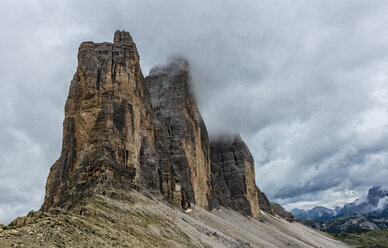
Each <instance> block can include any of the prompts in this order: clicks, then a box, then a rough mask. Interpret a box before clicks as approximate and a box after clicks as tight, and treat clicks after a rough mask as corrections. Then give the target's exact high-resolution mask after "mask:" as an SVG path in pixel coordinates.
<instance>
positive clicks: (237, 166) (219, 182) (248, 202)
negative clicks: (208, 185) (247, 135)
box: [210, 137, 260, 217]
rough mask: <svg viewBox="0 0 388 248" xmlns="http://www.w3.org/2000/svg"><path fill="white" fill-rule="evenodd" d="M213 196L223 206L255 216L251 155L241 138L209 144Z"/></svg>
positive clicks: (257, 200) (258, 208)
mask: <svg viewBox="0 0 388 248" xmlns="http://www.w3.org/2000/svg"><path fill="white" fill-rule="evenodd" d="M210 160H211V163H212V164H211V171H212V178H211V182H212V187H213V191H214V193H213V196H214V197H215V199H216V200H217V201H218V203H219V204H220V205H222V206H224V207H230V208H233V209H234V210H236V211H238V212H241V213H243V214H245V215H250V216H252V217H258V216H259V214H260V206H259V199H258V192H257V190H256V183H255V168H254V162H253V157H252V155H251V153H250V151H249V149H248V147H247V146H246V144H245V143H244V141H242V139H241V138H240V137H236V138H234V139H230V140H229V139H224V140H219V141H214V142H213V141H212V142H211V143H210Z"/></svg>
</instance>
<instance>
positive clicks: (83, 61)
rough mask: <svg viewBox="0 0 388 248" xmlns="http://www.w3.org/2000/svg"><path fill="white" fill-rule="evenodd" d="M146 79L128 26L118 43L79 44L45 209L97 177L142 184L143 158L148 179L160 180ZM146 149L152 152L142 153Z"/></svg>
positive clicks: (61, 202) (102, 180) (116, 39)
mask: <svg viewBox="0 0 388 248" xmlns="http://www.w3.org/2000/svg"><path fill="white" fill-rule="evenodd" d="M143 81H144V78H143V75H142V72H141V69H140V63H139V55H138V52H137V49H136V45H135V43H134V42H133V41H132V38H131V36H130V35H129V33H128V32H119V31H118V32H116V33H115V36H114V42H113V44H112V43H107V42H106V43H93V42H84V43H82V44H81V45H80V48H79V51H78V67H77V71H76V73H75V75H74V78H73V80H72V82H71V85H70V90H69V96H68V98H67V101H66V105H65V120H64V122H63V141H62V151H61V156H60V158H59V159H58V160H57V161H56V162H55V164H54V165H53V166H52V167H51V169H50V174H49V176H48V179H47V184H46V196H45V200H44V204H43V206H42V210H48V209H49V208H51V207H55V206H63V205H64V204H66V203H68V202H69V201H71V200H72V199H74V198H76V197H77V196H78V195H79V194H80V193H82V192H83V191H85V190H86V189H88V188H90V187H91V186H93V185H95V184H97V183H111V184H119V185H120V186H124V187H130V186H136V185H138V184H139V183H140V182H141V181H142V178H141V175H142V174H141V173H140V163H141V159H143V160H147V161H149V162H148V163H147V165H148V166H152V167H154V168H153V169H152V170H148V171H149V172H151V173H152V174H148V175H147V178H148V179H147V180H148V181H153V182H154V184H155V185H154V187H156V186H157V185H158V176H157V163H158V158H157V154H156V151H155V150H154V149H153V146H154V133H153V132H154V129H153V124H152V116H151V109H150V97H149V95H148V91H147V90H146V89H145V88H144V82H143ZM141 151H143V153H144V151H147V154H148V155H149V157H148V158H147V159H144V158H141ZM142 166H143V165H142ZM149 178H152V180H150V179H149Z"/></svg>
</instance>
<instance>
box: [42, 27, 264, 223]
mask: <svg viewBox="0 0 388 248" xmlns="http://www.w3.org/2000/svg"><path fill="white" fill-rule="evenodd" d="M210 161H212V163H211V162H210ZM96 185H103V186H104V185H107V186H114V187H117V188H120V189H128V188H135V189H141V190H142V189H146V190H147V191H150V192H151V193H155V194H162V195H163V196H164V198H165V199H167V200H168V201H170V202H172V203H174V204H175V205H177V206H180V207H182V208H184V209H187V208H189V207H190V204H191V203H195V204H197V205H198V206H200V207H202V208H205V209H213V208H216V207H218V206H219V205H222V206H225V207H230V208H233V209H235V210H237V211H239V212H241V213H243V214H245V215H250V216H253V217H257V216H258V215H259V212H260V206H259V205H260V203H261V201H260V196H261V195H260V194H259V192H260V191H259V190H258V189H257V187H256V184H255V172H254V162H253V157H252V155H251V153H250V152H249V149H248V147H247V146H246V145H245V143H244V142H243V141H242V140H241V138H239V137H238V138H235V139H234V140H232V141H220V142H212V144H210V142H209V138H208V133H207V130H206V126H205V124H204V122H203V120H202V117H201V115H200V113H199V110H198V107H197V104H196V101H195V98H194V96H193V94H192V91H191V76H190V68H189V64H188V63H187V61H186V60H184V59H182V58H175V59H173V60H172V61H171V63H169V64H168V65H166V66H157V67H155V68H153V69H152V70H151V71H150V75H149V76H148V77H147V78H146V79H144V78H143V75H142V72H141V69H140V64H139V55H138V52H137V49H136V45H135V43H134V42H133V40H132V38H131V36H130V35H129V33H128V32H125V31H117V32H116V33H115V36H114V42H113V43H108V42H105V43H93V42H84V43H82V44H81V45H80V48H79V53H78V67H77V71H76V73H75V75H74V78H73V80H72V82H71V85H70V90H69V96H68V98H67V101H66V106H65V120H64V123H63V143H62V151H61V156H60V158H59V159H58V160H57V161H56V162H55V164H54V165H53V166H52V167H51V169H50V174H49V176H48V179H47V184H46V196H45V201H44V204H43V206H42V208H41V210H43V211H48V210H50V209H51V208H54V207H66V206H68V205H69V204H72V202H75V201H77V200H78V199H81V197H83V196H84V195H85V194H89V193H90V192H93V190H94V189H95V188H96V187H94V186H96ZM264 196H265V195H264ZM259 201H260V203H259ZM263 204H267V202H266V201H263ZM264 209H265V206H264Z"/></svg>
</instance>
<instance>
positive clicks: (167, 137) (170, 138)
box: [146, 58, 211, 209]
mask: <svg viewBox="0 0 388 248" xmlns="http://www.w3.org/2000/svg"><path fill="white" fill-rule="evenodd" d="M146 86H147V88H148V90H149V92H150V95H151V100H152V108H153V110H154V113H155V115H156V118H157V120H158V122H159V126H160V127H161V130H162V132H163V136H164V140H163V142H164V145H165V147H166V149H165V152H164V153H163V154H161V157H164V158H169V162H170V169H169V170H170V171H172V173H171V176H172V178H171V179H169V178H163V179H162V192H163V194H164V195H165V196H166V193H167V192H168V187H169V184H170V180H172V181H173V184H174V185H175V186H174V187H175V190H174V191H175V192H176V194H175V195H176V196H175V197H176V198H177V199H178V201H179V199H181V202H182V206H183V207H184V208H188V207H189V203H190V202H193V203H196V204H197V205H199V206H201V207H203V208H206V209H208V208H209V196H210V187H211V186H210V158H209V138H208V133H207V130H206V127H205V124H204V122H203V120H202V117H201V114H200V113H199V111H198V107H197V104H196V101H195V98H194V96H193V94H192V92H191V76H190V68H189V64H188V63H187V61H186V60H184V59H183V58H174V59H173V60H172V61H171V62H170V63H169V64H168V65H166V66H159V67H155V68H153V69H152V70H151V71H150V75H149V76H148V77H147V78H146ZM163 168H165V167H163ZM164 174H167V175H168V174H169V173H165V172H164V173H163V175H164ZM175 201H176V200H175Z"/></svg>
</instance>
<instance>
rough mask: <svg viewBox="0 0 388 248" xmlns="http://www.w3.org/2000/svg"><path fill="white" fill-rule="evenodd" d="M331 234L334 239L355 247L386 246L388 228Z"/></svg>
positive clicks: (387, 244)
mask: <svg viewBox="0 0 388 248" xmlns="http://www.w3.org/2000/svg"><path fill="white" fill-rule="evenodd" d="M333 236H334V238H335V239H337V240H340V241H343V242H345V243H347V244H349V245H352V246H355V247H388V229H385V230H379V231H369V232H366V233H359V234H356V233H353V234H339V235H333Z"/></svg>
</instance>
